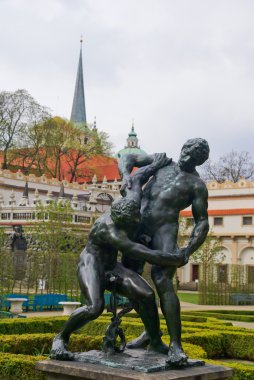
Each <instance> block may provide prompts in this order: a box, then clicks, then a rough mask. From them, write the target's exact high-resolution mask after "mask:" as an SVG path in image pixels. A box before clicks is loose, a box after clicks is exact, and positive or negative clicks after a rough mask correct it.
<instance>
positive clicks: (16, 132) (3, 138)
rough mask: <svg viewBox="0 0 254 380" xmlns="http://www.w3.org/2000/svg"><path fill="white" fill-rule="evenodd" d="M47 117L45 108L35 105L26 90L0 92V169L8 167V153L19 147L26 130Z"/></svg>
mask: <svg viewBox="0 0 254 380" xmlns="http://www.w3.org/2000/svg"><path fill="white" fill-rule="evenodd" d="M48 116H49V114H48V111H47V109H46V108H45V107H42V106H41V105H40V104H39V103H37V102H36V101H35V100H34V98H33V97H32V96H31V95H29V93H28V92H27V91H26V90H17V91H15V92H7V91H2V92H0V149H2V150H3V163H2V167H3V168H4V169H6V168H7V167H8V152H9V150H10V149H12V148H15V147H21V146H22V142H23V140H24V136H25V135H26V131H27V128H29V127H30V126H31V125H36V124H38V123H39V122H41V121H42V120H45V119H46V118H47V117H48Z"/></svg>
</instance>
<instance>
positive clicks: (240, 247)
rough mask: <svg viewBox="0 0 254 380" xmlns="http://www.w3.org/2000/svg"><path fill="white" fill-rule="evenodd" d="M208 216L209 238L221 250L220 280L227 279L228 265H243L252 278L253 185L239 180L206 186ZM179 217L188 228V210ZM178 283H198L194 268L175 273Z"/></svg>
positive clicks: (189, 211) (253, 240)
mask: <svg viewBox="0 0 254 380" xmlns="http://www.w3.org/2000/svg"><path fill="white" fill-rule="evenodd" d="M207 188H208V192H209V201H208V215H209V224H210V231H211V234H212V235H214V236H216V237H218V238H219V240H220V244H221V246H222V253H223V257H224V259H223V261H222V262H221V264H220V273H221V277H222V278H224V279H225V281H226V280H227V278H228V274H229V270H230V265H231V264H241V265H246V266H247V269H248V273H249V276H250V277H254V182H249V181H247V180H245V179H241V180H240V181H239V182H237V183H233V182H230V181H226V182H224V183H222V184H219V183H217V182H209V183H208V184H207ZM182 216H184V217H185V218H188V219H189V223H188V224H192V213H191V210H190V209H186V210H184V211H183V212H182ZM178 277H179V280H180V283H182V284H186V283H194V282H195V280H198V264H196V263H195V262H190V263H188V265H186V266H185V267H183V268H180V269H179V270H178Z"/></svg>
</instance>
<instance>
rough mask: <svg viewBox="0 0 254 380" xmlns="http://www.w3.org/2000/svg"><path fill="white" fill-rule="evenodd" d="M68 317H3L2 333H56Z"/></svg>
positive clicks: (1, 321) (0, 329)
mask: <svg viewBox="0 0 254 380" xmlns="http://www.w3.org/2000/svg"><path fill="white" fill-rule="evenodd" d="M66 320H67V317H50V318H49V317H34V318H26V319H19V318H14V319H1V320H0V334H8V335H10V334H33V333H50V332H52V333H56V332H58V331H60V330H61V328H62V327H63V325H64V322H65V321H66Z"/></svg>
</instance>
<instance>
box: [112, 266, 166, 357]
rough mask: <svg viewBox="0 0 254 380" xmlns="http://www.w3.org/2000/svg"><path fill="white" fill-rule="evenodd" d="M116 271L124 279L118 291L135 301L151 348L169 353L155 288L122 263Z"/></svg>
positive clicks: (135, 306)
mask: <svg viewBox="0 0 254 380" xmlns="http://www.w3.org/2000/svg"><path fill="white" fill-rule="evenodd" d="M114 272H116V273H117V274H118V275H119V276H120V277H121V278H122V279H123V281H122V283H121V284H119V285H117V292H118V293H119V294H122V295H123V296H125V297H127V298H128V299H129V300H130V301H132V302H133V304H134V308H135V310H136V311H137V312H138V313H139V315H140V318H141V319H142V321H143V323H144V325H145V329H146V332H147V334H148V336H149V341H150V349H151V350H153V351H156V352H160V353H164V354H167V353H168V346H166V345H164V343H163V342H162V340H161V333H160V320H159V315H158V309H157V305H156V302H155V294H154V291H153V289H152V288H151V286H150V285H149V284H148V283H147V282H146V281H145V280H144V279H143V278H142V277H141V276H140V275H139V274H137V273H136V272H134V271H132V270H129V269H127V268H125V267H124V266H122V265H121V264H120V263H118V264H117V265H116V268H115V269H114Z"/></svg>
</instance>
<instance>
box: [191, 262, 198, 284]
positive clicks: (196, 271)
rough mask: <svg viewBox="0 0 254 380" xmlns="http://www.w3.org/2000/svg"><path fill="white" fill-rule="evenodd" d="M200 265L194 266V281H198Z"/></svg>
mask: <svg viewBox="0 0 254 380" xmlns="http://www.w3.org/2000/svg"><path fill="white" fill-rule="evenodd" d="M198 269H199V265H198V264H192V281H195V280H198Z"/></svg>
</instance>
